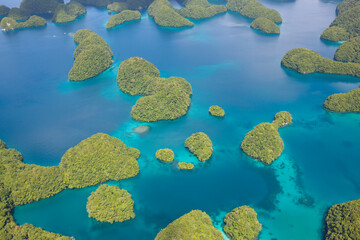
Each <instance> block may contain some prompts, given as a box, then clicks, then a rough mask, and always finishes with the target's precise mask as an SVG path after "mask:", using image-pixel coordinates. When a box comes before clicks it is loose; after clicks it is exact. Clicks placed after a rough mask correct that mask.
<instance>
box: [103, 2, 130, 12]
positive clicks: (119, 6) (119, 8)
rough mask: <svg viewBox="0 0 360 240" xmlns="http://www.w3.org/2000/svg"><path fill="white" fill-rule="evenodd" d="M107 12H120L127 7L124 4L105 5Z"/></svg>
mask: <svg viewBox="0 0 360 240" xmlns="http://www.w3.org/2000/svg"><path fill="white" fill-rule="evenodd" d="M107 9H108V10H109V12H110V13H111V12H118V13H119V12H121V11H123V10H128V9H129V7H128V5H127V3H126V2H113V3H110V4H109V5H107Z"/></svg>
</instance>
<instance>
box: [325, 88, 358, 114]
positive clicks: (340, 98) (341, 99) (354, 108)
mask: <svg viewBox="0 0 360 240" xmlns="http://www.w3.org/2000/svg"><path fill="white" fill-rule="evenodd" d="M324 107H325V109H327V110H330V111H333V112H340V113H344V112H355V113H360V88H357V89H354V90H351V91H350V92H348V93H337V94H333V95H330V96H329V97H328V98H327V99H326V100H325V102H324Z"/></svg>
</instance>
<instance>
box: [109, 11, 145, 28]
mask: <svg viewBox="0 0 360 240" xmlns="http://www.w3.org/2000/svg"><path fill="white" fill-rule="evenodd" d="M140 18H141V14H140V12H139V11H132V10H124V11H122V12H120V13H118V14H115V15H113V16H111V18H110V19H109V21H108V22H107V23H106V28H107V29H109V28H113V27H115V26H118V25H120V24H123V23H125V22H129V21H133V20H138V19H140Z"/></svg>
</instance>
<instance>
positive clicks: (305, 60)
mask: <svg viewBox="0 0 360 240" xmlns="http://www.w3.org/2000/svg"><path fill="white" fill-rule="evenodd" d="M281 64H282V65H283V66H284V67H286V68H290V69H292V70H294V71H297V72H299V73H313V72H319V73H329V74H340V75H351V76H355V77H360V64H357V63H351V62H349V63H343V62H337V61H334V60H331V59H327V58H324V57H322V56H321V55H320V54H319V53H317V52H314V51H312V50H309V49H306V48H295V49H292V50H290V51H289V52H287V53H286V54H285V56H284V57H283V59H282V60H281Z"/></svg>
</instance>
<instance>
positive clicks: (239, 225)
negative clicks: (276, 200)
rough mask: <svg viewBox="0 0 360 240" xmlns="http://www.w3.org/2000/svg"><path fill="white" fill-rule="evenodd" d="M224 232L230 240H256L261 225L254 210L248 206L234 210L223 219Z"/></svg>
mask: <svg viewBox="0 0 360 240" xmlns="http://www.w3.org/2000/svg"><path fill="white" fill-rule="evenodd" d="M224 223H225V224H224V232H225V233H226V234H227V235H228V236H229V238H230V239H232V240H240V239H249V240H250V239H256V237H257V236H258V235H259V232H260V231H261V224H260V223H259V221H258V219H257V214H256V212H255V210H254V209H252V208H251V207H248V206H241V207H238V208H235V209H234V210H232V211H231V212H230V213H228V214H226V216H225V218H224Z"/></svg>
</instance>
